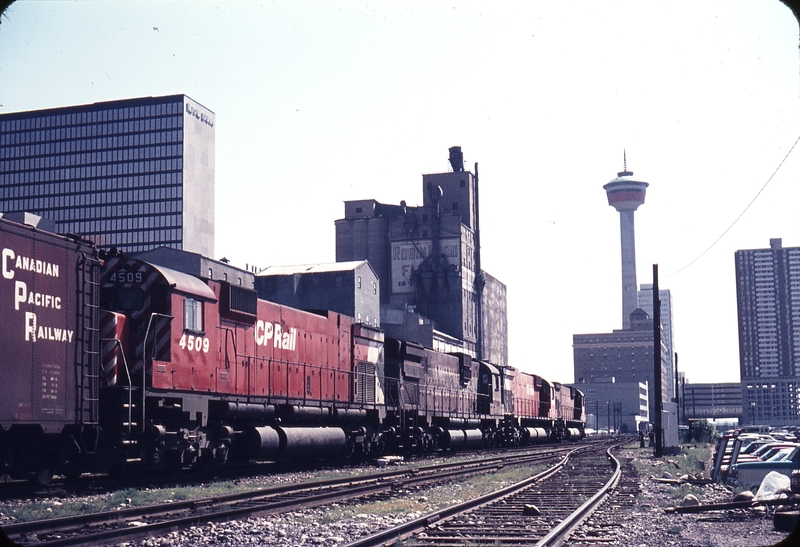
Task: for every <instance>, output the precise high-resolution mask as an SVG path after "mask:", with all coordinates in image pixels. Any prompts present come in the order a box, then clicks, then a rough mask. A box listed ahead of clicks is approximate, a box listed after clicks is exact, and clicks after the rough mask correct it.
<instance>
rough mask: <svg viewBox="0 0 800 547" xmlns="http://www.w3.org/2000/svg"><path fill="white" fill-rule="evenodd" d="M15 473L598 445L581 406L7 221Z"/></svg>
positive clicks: (6, 377)
mask: <svg viewBox="0 0 800 547" xmlns="http://www.w3.org/2000/svg"><path fill="white" fill-rule="evenodd" d="M0 249H2V277H0V291H2V294H3V296H2V298H0V322H1V323H0V325H2V329H3V332H4V333H5V338H6V340H7V342H6V343H5V344H4V349H5V351H3V352H2V354H0V380H2V387H0V390H2V395H1V396H0V458H2V459H0V464H1V465H2V469H0V471H2V472H4V473H10V474H12V476H23V475H28V476H35V477H38V478H39V480H42V481H45V480H47V479H48V478H49V477H50V476H52V473H54V472H59V473H65V474H77V473H80V472H82V471H89V470H94V471H107V472H112V473H121V472H124V470H125V468H126V467H127V466H129V465H132V464H135V465H136V466H138V467H140V468H143V469H147V470H169V471H177V470H179V469H182V468H185V467H189V466H192V467H200V468H204V469H211V468H214V467H216V466H218V465H221V464H223V463H225V462H226V461H229V460H232V459H235V460H250V459H276V458H313V457H321V456H325V457H331V456H357V457H368V456H377V455H380V454H383V453H390V452H391V453H410V452H424V451H432V450H440V449H464V448H473V447H480V446H509V445H517V444H521V443H526V442H533V441H545V440H562V439H573V440H574V439H579V438H581V437H582V436H583V422H584V414H583V395H582V394H581V393H580V391H578V390H575V389H574V388H571V387H568V386H564V385H561V384H557V383H550V382H548V381H546V380H544V379H543V378H540V377H538V376H535V375H531V374H526V373H523V372H520V371H516V370H514V369H512V368H508V367H504V368H500V367H495V366H493V365H491V364H489V363H483V362H479V361H476V360H473V359H472V358H471V357H470V356H469V355H466V354H445V353H439V352H435V351H433V350H431V349H428V348H423V347H421V346H419V345H417V344H414V343H411V342H407V341H402V340H395V339H392V338H388V337H385V336H384V333H383V332H382V331H381V330H379V329H376V328H372V327H369V326H367V325H363V324H359V323H356V322H355V320H354V318H352V317H349V316H346V315H343V314H339V313H335V312H330V311H328V312H324V313H322V314H319V313H311V312H307V311H302V310H297V309H293V308H290V307H287V306H282V305H279V304H276V303H273V302H269V301H265V300H260V299H258V298H257V295H256V292H255V291H253V290H252V289H248V288H245V287H242V286H239V285H235V284H231V283H228V282H227V281H224V280H211V279H199V278H197V277H194V276H191V275H188V274H186V273H182V272H178V271H175V270H171V269H168V268H164V267H161V266H158V265H154V264H150V263H147V262H144V261H142V260H137V259H134V258H127V257H123V256H110V255H107V254H105V253H103V252H100V253H98V252H96V250H95V248H94V246H93V245H91V244H90V243H89V242H86V241H83V240H81V239H79V238H68V237H61V236H57V235H54V234H50V233H47V232H42V231H39V230H35V229H33V228H30V227H27V226H22V225H19V224H15V223H12V222H8V221H5V220H2V219H0Z"/></svg>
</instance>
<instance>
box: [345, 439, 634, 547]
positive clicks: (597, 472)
mask: <svg viewBox="0 0 800 547" xmlns="http://www.w3.org/2000/svg"><path fill="white" fill-rule="evenodd" d="M609 461H610V462H611V465H609ZM620 475H621V468H620V463H619V461H618V460H617V459H616V458H615V457H614V456H613V455H612V454H611V448H607V449H604V450H600V451H598V450H597V447H580V448H576V449H574V450H572V451H570V452H569V453H568V454H566V455H565V456H564V458H562V459H561V460H560V461H559V462H558V463H557V464H556V465H554V466H552V467H551V468H549V469H547V470H545V471H543V472H542V473H539V474H537V475H535V476H533V477H530V478H528V479H525V480H523V481H520V482H518V483H516V484H514V485H511V486H509V487H506V488H503V489H501V490H498V491H496V492H492V493H490V494H487V495H485V496H481V497H479V498H476V499H473V500H470V501H467V502H464V503H461V504H458V505H453V506H451V507H448V508H446V509H443V510H441V511H437V512H435V513H431V514H429V515H425V516H423V517H420V518H418V519H415V520H413V521H409V522H407V523H405V524H401V525H400V526H397V527H395V528H391V529H388V530H384V531H381V532H378V533H376V534H373V535H371V536H368V537H365V538H362V539H360V540H357V541H354V542H351V543H348V544H347V546H346V547H373V546H377V545H388V544H392V543H393V542H395V541H397V540H406V542H407V545H417V546H425V545H436V546H440V547H449V546H454V547H455V546H463V545H465V544H469V545H486V544H488V545H533V544H535V545H537V546H538V547H555V546H557V545H560V544H561V543H562V542H563V541H564V540H565V539H566V538H567V537H569V535H570V533H572V531H573V530H574V529H575V528H577V527H578V526H579V525H580V524H581V523H582V522H583V521H584V520H585V519H586V518H587V517H588V516H589V515H591V513H592V511H594V510H595V509H596V508H597V507H598V505H599V504H600V503H601V502H602V501H603V499H604V498H605V497H606V496H607V495H608V493H609V492H610V491H612V489H613V488H614V487H615V486H616V484H617V483H618V481H619V479H620ZM587 498H588V500H587Z"/></svg>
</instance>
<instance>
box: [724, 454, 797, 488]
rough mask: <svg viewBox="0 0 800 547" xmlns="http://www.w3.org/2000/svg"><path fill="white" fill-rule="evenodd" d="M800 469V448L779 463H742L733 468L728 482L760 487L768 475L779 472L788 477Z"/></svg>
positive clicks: (729, 473)
mask: <svg viewBox="0 0 800 547" xmlns="http://www.w3.org/2000/svg"><path fill="white" fill-rule="evenodd" d="M798 469H800V446H798V447H795V448H794V449H793V450H792V451H791V452H790V453H789V454H788V455H787V456H786V457H785V458H784V459H782V460H778V461H760V462H741V463H737V464H736V465H733V466H731V468H730V470H729V472H728V482H730V483H732V484H736V485H742V486H748V487H749V486H758V485H760V484H761V481H762V480H764V477H766V476H767V473H769V472H770V471H777V472H778V473H781V474H783V475H786V476H787V477H790V478H791V476H792V473H793V472H794V471H795V470H798Z"/></svg>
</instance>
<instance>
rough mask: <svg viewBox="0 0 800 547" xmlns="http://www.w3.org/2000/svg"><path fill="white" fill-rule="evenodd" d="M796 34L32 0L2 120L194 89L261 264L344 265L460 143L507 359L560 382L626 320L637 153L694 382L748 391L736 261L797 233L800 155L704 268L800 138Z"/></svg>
mask: <svg viewBox="0 0 800 547" xmlns="http://www.w3.org/2000/svg"><path fill="white" fill-rule="evenodd" d="M798 42H799V41H798V25H797V22H796V20H795V19H794V17H793V16H792V14H791V12H790V10H789V9H788V8H786V6H784V5H783V4H782V3H781V2H779V1H777V0H751V1H729V0H719V1H706V2H694V1H680V0H678V1H673V0H669V1H639V0H631V1H623V0H617V1H608V2H588V1H586V2H575V1H569V0H566V1H565V0H553V1H531V2H522V1H516V2H492V3H490V2H486V1H474V2H465V1H460V0H455V1H450V2H439V1H435V0H434V1H420V2H411V1H405V2H399V1H381V2H366V1H356V0H352V1H332V2H331V1H329V2H311V1H302V0H292V1H289V0H286V1H280V0H278V1H274V2H269V3H268V2H243V1H240V2H203V1H199V2H188V1H186V2H181V1H176V2H162V1H153V2H145V1H140V2H121V1H120V2H110V1H107V2H91V1H82V2H69V1H58V2H46V1H33V0H28V1H18V2H16V3H14V4H13V5H12V7H11V9H10V10H9V11H8V13H7V18H4V19H3V21H2V23H0V105H2V106H0V112H14V111H21V110H33V109H39V108H49V107H56V106H64V105H71V104H82V103H91V102H95V101H105V100H113V99H122V98H128V97H137V96H147V95H165V94H172V93H186V94H187V95H189V96H190V97H192V98H193V99H195V100H197V101H198V102H200V103H201V104H203V105H205V106H206V107H208V108H210V109H211V110H213V111H214V112H215V114H216V130H217V131H216V185H217V210H216V225H217V236H216V250H217V255H218V256H216V257H215V258H220V257H222V256H226V257H228V258H229V259H231V260H232V261H233V263H235V264H237V265H239V266H244V265H245V264H256V265H258V266H261V267H264V266H268V265H291V264H301V263H311V262H326V261H333V260H334V253H335V240H334V221H335V220H336V219H338V218H341V217H342V216H343V213H344V206H343V201H345V200H352V199H367V198H374V199H377V200H378V201H381V202H384V203H399V202H400V201H401V200H406V201H407V202H408V203H409V204H421V202H422V190H421V185H422V177H421V175H422V174H423V173H435V172H443V171H447V170H448V169H449V164H448V162H447V149H448V148H449V147H450V146H454V145H459V146H461V147H462V148H463V150H464V154H465V160H466V162H467V165H469V166H470V167H471V166H472V165H473V164H474V163H475V162H478V163H479V170H480V176H481V196H480V200H481V205H482V211H481V222H482V228H483V229H482V235H481V238H482V243H483V255H482V256H483V265H484V268H485V269H486V270H487V271H488V272H489V273H491V274H492V275H493V276H495V277H497V278H498V279H500V280H501V281H502V282H504V283H505V284H506V285H507V286H508V304H509V337H510V339H509V345H510V363H511V364H512V365H513V366H516V367H518V368H521V369H523V370H527V371H530V372H535V373H538V374H541V375H543V376H546V377H548V378H551V379H554V380H559V381H563V382H569V381H572V376H573V374H572V335H573V334H574V333H591V332H609V331H610V330H612V329H617V328H620V327H621V313H620V306H621V303H620V302H621V300H620V299H621V294H620V257H619V217H618V214H617V213H616V212H615V211H614V210H613V209H612V208H611V207H609V206H608V204H607V201H606V197H605V193H604V191H603V188H602V187H603V184H605V183H606V182H608V181H609V180H611V179H612V178H614V177H615V176H616V172H617V171H620V170H622V154H623V149H624V150H626V151H627V157H628V168H629V169H630V170H632V171H634V173H635V176H636V178H637V179H639V180H644V181H647V182H649V183H650V187H649V188H648V190H647V201H646V203H645V204H644V205H643V206H642V207H641V208H640V209H639V210H638V212H637V213H636V243H637V261H638V281H639V283H649V282H651V272H652V264H654V263H658V264H659V270H660V274H661V275H660V284H661V287H662V288H668V289H670V290H671V291H672V295H673V299H674V302H675V304H674V321H675V330H676V333H675V337H676V338H675V343H676V350H677V351H678V353H679V355H680V365H681V369H682V370H685V371H686V373H687V375H688V378H689V380H690V381H694V382H708V381H737V380H738V378H739V361H738V345H737V344H738V340H737V320H736V292H735V290H736V289H735V283H734V279H735V278H734V268H733V256H734V252H735V251H736V250H737V249H746V248H765V247H767V246H768V245H769V239H770V238H774V237H781V238H783V243H784V245H785V246H800V233H799V232H800V224H799V223H798V219H800V215H798V212H799V210H800V199H798V198H800V195H799V194H800V191H798V185H797V181H798V180H799V179H800V150H795V151H794V152H793V153H792V154H791V155H789V157H788V159H787V160H786V162H785V163H784V164H783V166H782V167H781V169H780V170H779V171H778V172H777V174H776V175H775V177H774V178H773V179H772V180H771V182H770V183H769V185H767V187H766V188H765V189H764V190H763V192H762V193H761V194H760V195H759V196H758V199H757V200H756V201H755V202H754V203H753V205H752V206H751V207H750V208H749V209H748V210H747V212H746V213H745V214H744V215H743V216H742V217H741V219H740V220H739V221H738V222H737V223H736V224H735V225H734V226H733V228H731V230H730V231H729V232H728V233H727V234H726V235H725V236H724V237H723V238H722V239H721V240H720V241H719V242H718V243H716V245H714V246H713V247H711V249H710V250H708V252H706V253H705V254H704V255H703V256H702V257H701V258H700V259H699V260H697V261H695V262H694V263H692V261H694V260H695V259H696V258H697V257H698V256H699V255H701V253H703V251H705V250H706V249H707V248H708V247H709V246H711V245H712V244H713V243H714V242H715V241H716V240H717V238H719V236H720V235H721V234H722V233H723V232H725V230H726V229H727V228H728V227H729V226H730V225H731V224H732V223H733V222H734V220H735V219H736V218H737V217H738V216H739V215H740V213H742V211H743V210H745V208H746V207H747V206H748V204H749V203H750V202H751V201H752V200H753V198H754V197H755V196H756V194H758V192H759V190H761V188H762V187H763V186H764V184H765V183H766V182H767V180H768V179H769V178H770V176H771V175H772V174H773V172H774V171H775V169H776V168H777V167H778V165H779V164H780V162H781V161H782V160H783V159H784V157H785V156H786V155H787V153H788V151H789V149H790V148H791V146H792V145H793V144H794V142H795V141H796V140H797V138H798V137H800V100H799V99H800V97H799V95H800V62H799V59H800V55H799V51H800V50H798ZM798 148H800V146H799V147H798ZM689 263H692V264H691V265H690V266H689V267H686V268H685V269H683V268H684V267H685V266H686V265H687V264H689ZM679 270H680V272H679V273H677V274H674V275H670V274H672V273H673V272H677V271H679Z"/></svg>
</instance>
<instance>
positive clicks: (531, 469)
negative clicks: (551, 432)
mask: <svg viewBox="0 0 800 547" xmlns="http://www.w3.org/2000/svg"><path fill="white" fill-rule="evenodd" d="M545 467H546V466H544V465H533V466H521V465H520V466H512V467H505V468H503V469H501V470H499V471H496V472H494V473H481V474H478V475H474V476H472V477H468V478H465V479H459V482H457V483H447V484H442V485H436V486H432V487H430V488H424V489H416V488H415V489H409V490H408V491H407V493H406V495H405V496H403V498H401V499H391V500H375V501H364V502H361V503H353V504H348V505H340V506H337V507H328V508H326V510H325V512H324V514H322V515H320V518H319V522H320V523H321V524H328V523H330V522H335V521H339V520H344V519H352V518H354V517H356V516H357V515H359V514H372V515H382V516H393V515H407V514H409V513H421V514H424V513H428V512H431V511H436V510H439V509H442V508H444V507H449V506H451V505H455V504H458V503H461V502H464V501H466V500H469V499H473V498H477V497H479V496H482V495H484V494H488V493H489V492H494V491H495V490H497V489H498V488H502V487H504V486H508V485H511V484H514V483H517V482H520V481H522V480H525V479H527V478H529V477H531V476H533V475H535V474H537V473H539V472H540V471H542V470H544V469H545Z"/></svg>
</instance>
